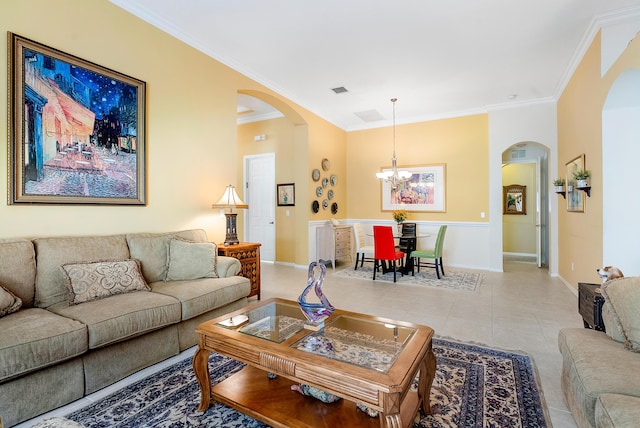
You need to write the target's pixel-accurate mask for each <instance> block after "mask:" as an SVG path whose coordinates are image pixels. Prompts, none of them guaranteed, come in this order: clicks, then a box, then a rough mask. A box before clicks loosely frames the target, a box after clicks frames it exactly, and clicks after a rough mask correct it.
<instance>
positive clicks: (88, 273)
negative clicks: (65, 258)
mask: <svg viewBox="0 0 640 428" xmlns="http://www.w3.org/2000/svg"><path fill="white" fill-rule="evenodd" d="M60 268H61V269H62V271H63V272H64V275H65V278H66V283H67V287H68V288H69V294H70V296H69V303H71V304H72V305H77V304H79V303H84V302H90V301H92V300H98V299H103V298H105V297H109V296H113V295H115V294H124V293H130V292H132V291H140V290H146V291H149V290H151V289H150V288H149V286H148V285H147V282H146V281H145V280H144V277H143V276H142V273H141V272H140V262H139V261H138V260H134V259H132V260H121V261H105V262H92V263H66V264H64V265H62V266H60Z"/></svg>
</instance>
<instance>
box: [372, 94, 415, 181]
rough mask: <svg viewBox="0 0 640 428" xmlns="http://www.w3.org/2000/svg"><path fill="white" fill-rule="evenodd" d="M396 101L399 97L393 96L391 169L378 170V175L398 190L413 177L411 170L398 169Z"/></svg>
mask: <svg viewBox="0 0 640 428" xmlns="http://www.w3.org/2000/svg"><path fill="white" fill-rule="evenodd" d="M396 101H398V99H397V98H391V102H392V103H393V157H392V158H391V170H390V171H383V172H376V177H378V178H379V179H380V180H382V181H384V182H387V183H389V185H390V186H391V189H392V190H397V189H398V186H400V185H401V184H403V183H406V182H407V181H408V180H409V178H411V173H410V172H409V171H398V165H397V158H396Z"/></svg>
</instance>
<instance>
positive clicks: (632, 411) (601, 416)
mask: <svg viewBox="0 0 640 428" xmlns="http://www.w3.org/2000/svg"><path fill="white" fill-rule="evenodd" d="M638 421H640V397H632V396H629V395H620V394H602V395H600V396H599V397H598V400H597V401H596V426H597V427H598V428H615V427H617V428H627V427H633V426H637V425H638Z"/></svg>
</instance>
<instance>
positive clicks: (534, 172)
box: [502, 141, 549, 267]
mask: <svg viewBox="0 0 640 428" xmlns="http://www.w3.org/2000/svg"><path fill="white" fill-rule="evenodd" d="M548 159H549V149H548V148H547V147H545V146H543V145H542V144H539V143H536V142H530V141H528V142H519V143H517V144H514V145H512V146H511V147H509V148H508V149H507V150H505V151H504V152H503V153H502V185H503V189H504V188H505V187H507V186H511V185H520V186H525V190H526V192H525V193H524V196H525V204H526V206H525V210H524V213H522V212H517V211H515V212H512V211H508V210H505V209H504V206H503V210H502V219H503V220H502V251H503V259H504V261H523V262H531V263H535V264H537V266H538V267H548V266H549V227H548V224H549V218H548V217H549V216H548V214H549V190H548V189H549V183H548V175H549V174H548V170H549V165H548ZM504 203H505V202H504V197H503V204H504Z"/></svg>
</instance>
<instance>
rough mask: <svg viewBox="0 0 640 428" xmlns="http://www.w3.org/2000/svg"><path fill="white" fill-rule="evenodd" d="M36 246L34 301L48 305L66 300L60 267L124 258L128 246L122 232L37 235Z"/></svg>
mask: <svg viewBox="0 0 640 428" xmlns="http://www.w3.org/2000/svg"><path fill="white" fill-rule="evenodd" d="M33 242H34V244H35V247H36V260H37V267H36V269H37V276H36V302H35V305H36V306H38V307H40V308H47V307H49V306H51V305H54V304H56V303H60V302H65V303H66V302H67V299H68V294H69V290H68V289H67V285H66V282H65V278H64V273H63V272H62V271H61V270H60V266H62V265H63V264H66V263H80V262H93V261H96V260H125V259H128V258H130V257H129V248H128V247H127V241H126V239H125V236H124V235H112V236H78V237H58V238H38V239H35V240H34V241H33Z"/></svg>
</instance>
